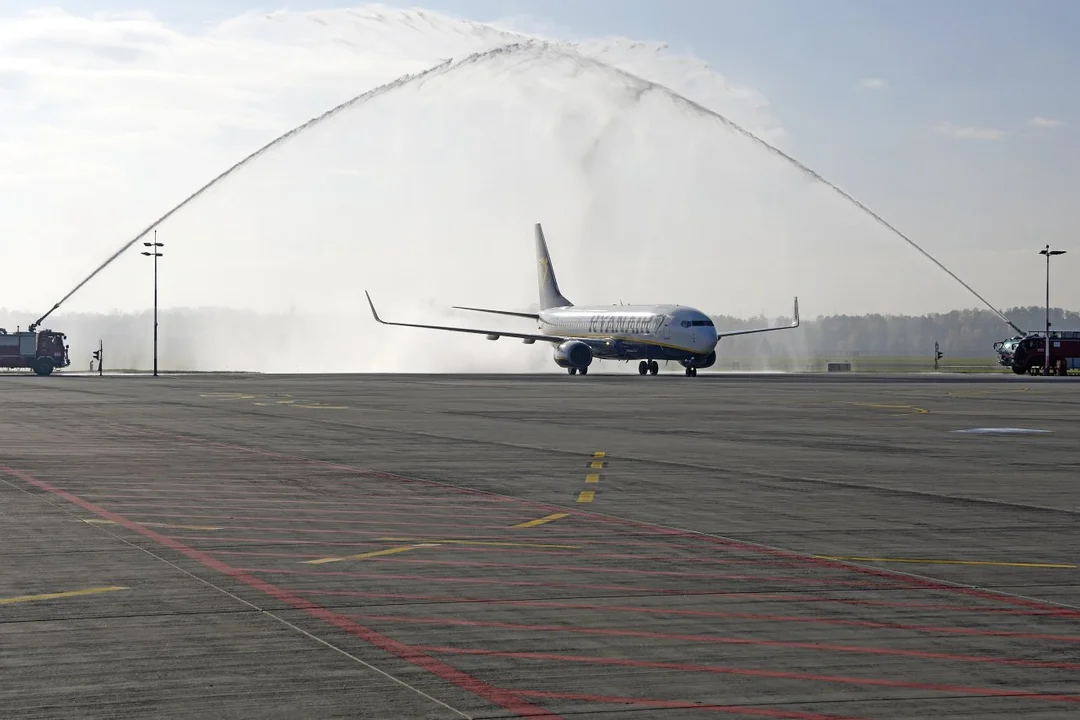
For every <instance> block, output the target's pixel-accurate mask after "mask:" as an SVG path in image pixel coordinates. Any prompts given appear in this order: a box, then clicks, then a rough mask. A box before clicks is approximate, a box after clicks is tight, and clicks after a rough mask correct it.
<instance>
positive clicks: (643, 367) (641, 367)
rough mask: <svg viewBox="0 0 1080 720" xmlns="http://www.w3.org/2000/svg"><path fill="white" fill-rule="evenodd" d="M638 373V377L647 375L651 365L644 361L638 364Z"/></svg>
mask: <svg viewBox="0 0 1080 720" xmlns="http://www.w3.org/2000/svg"><path fill="white" fill-rule="evenodd" d="M637 372H638V375H644V374H645V373H647V372H649V363H647V362H645V361H644V360H642V361H641V362H639V363H638V364H637Z"/></svg>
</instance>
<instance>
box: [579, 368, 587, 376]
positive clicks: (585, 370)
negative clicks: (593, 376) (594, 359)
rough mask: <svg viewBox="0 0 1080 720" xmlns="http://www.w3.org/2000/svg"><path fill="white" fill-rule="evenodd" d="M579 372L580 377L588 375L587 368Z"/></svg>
mask: <svg viewBox="0 0 1080 720" xmlns="http://www.w3.org/2000/svg"><path fill="white" fill-rule="evenodd" d="M579 372H581V374H582V375H588V374H589V368H581V370H580V371H579Z"/></svg>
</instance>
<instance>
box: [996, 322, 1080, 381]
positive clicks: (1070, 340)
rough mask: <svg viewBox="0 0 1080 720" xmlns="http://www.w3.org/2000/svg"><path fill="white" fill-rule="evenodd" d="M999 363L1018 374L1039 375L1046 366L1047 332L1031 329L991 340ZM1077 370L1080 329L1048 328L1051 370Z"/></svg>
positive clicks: (1054, 372)
mask: <svg viewBox="0 0 1080 720" xmlns="http://www.w3.org/2000/svg"><path fill="white" fill-rule="evenodd" d="M994 350H996V351H997V354H998V363H999V364H1001V365H1004V366H1005V367H1007V368H1012V371H1013V372H1014V373H1016V374H1017V375H1024V374H1025V373H1027V374H1030V375H1041V374H1043V373H1044V372H1045V370H1046V332H1045V331H1043V332H1032V333H1027V334H1026V335H1018V336H1016V337H1012V338H1009V339H1008V340H1002V341H1000V342H996V343H994ZM1071 372H1080V331H1076V330H1052V331H1051V332H1050V374H1051V375H1068V374H1070V373H1071Z"/></svg>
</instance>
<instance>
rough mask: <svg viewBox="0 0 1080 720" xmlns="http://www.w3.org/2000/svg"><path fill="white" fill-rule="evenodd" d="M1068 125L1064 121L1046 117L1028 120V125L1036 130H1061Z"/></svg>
mask: <svg viewBox="0 0 1080 720" xmlns="http://www.w3.org/2000/svg"><path fill="white" fill-rule="evenodd" d="M1066 124H1067V123H1066V122H1065V121H1063V120H1055V119H1053V118H1045V117H1039V116H1037V117H1033V118H1031V119H1030V120H1028V125H1030V126H1031V127H1035V128H1059V127H1065V125H1066Z"/></svg>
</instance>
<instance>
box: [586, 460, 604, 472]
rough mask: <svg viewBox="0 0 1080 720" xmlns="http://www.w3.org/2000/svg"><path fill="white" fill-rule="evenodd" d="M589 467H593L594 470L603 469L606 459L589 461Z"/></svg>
mask: <svg viewBox="0 0 1080 720" xmlns="http://www.w3.org/2000/svg"><path fill="white" fill-rule="evenodd" d="M589 467H591V468H592V469H593V470H602V469H603V467H604V461H603V460H594V461H592V462H591V463H589Z"/></svg>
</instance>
